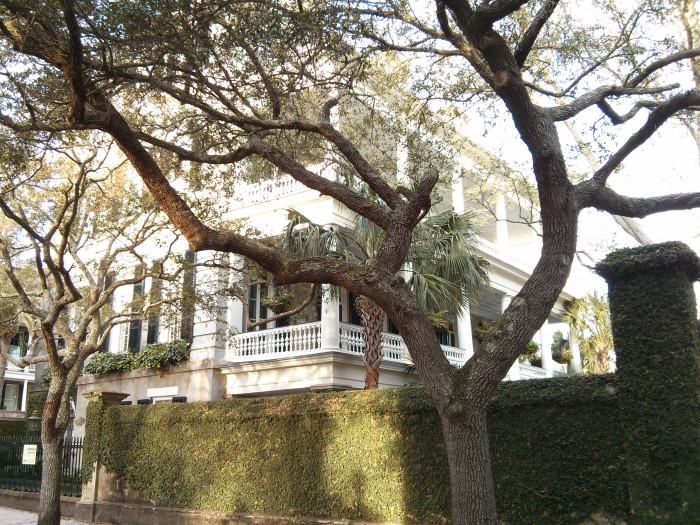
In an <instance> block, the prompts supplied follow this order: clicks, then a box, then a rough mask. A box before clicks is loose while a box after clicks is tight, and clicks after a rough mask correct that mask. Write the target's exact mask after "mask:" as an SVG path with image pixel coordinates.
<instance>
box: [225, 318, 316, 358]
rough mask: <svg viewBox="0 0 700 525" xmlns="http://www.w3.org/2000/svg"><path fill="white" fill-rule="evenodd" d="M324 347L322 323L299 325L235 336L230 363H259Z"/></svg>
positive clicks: (312, 351) (231, 346) (230, 350)
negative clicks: (259, 361) (261, 360)
mask: <svg viewBox="0 0 700 525" xmlns="http://www.w3.org/2000/svg"><path fill="white" fill-rule="evenodd" d="M319 348H321V323H320V322H316V323H306V324H296V325H294V326H285V327H283V328H272V329H271V330H258V331H256V332H246V333H244V334H237V335H236V336H234V341H233V344H231V345H229V349H228V352H227V358H228V360H229V361H257V360H260V359H276V358H281V357H292V356H295V355H305V354H312V353H315V352H316V351H317V350H318V349H319Z"/></svg>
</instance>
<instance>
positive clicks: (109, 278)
mask: <svg viewBox="0 0 700 525" xmlns="http://www.w3.org/2000/svg"><path fill="white" fill-rule="evenodd" d="M113 284H114V274H111V273H110V274H107V275H105V287H104V290H106V289H107V288H109V287H110V286H112V285H113ZM107 304H108V305H109V307H110V308H112V307H113V306H114V294H113V293H112V294H110V296H109V297H108V298H107ZM109 337H110V336H109V335H108V336H107V337H106V338H105V340H104V342H103V343H102V346H101V347H100V350H99V351H100V352H109Z"/></svg>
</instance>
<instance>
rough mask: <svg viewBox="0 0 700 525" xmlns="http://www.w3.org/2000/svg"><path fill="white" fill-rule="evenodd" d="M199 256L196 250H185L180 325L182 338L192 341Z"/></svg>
mask: <svg viewBox="0 0 700 525" xmlns="http://www.w3.org/2000/svg"><path fill="white" fill-rule="evenodd" d="M196 260H197V258H196V256H195V253H194V252H191V251H189V250H187V251H186V252H185V262H184V265H183V266H184V277H183V281H182V324H181V325H180V339H182V340H183V341H187V342H190V343H191V342H192V331H193V328H194V293H195V284H196V274H195V266H194V264H195V262H196Z"/></svg>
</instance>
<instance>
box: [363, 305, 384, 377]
mask: <svg viewBox="0 0 700 525" xmlns="http://www.w3.org/2000/svg"><path fill="white" fill-rule="evenodd" d="M361 316H362V331H363V335H364V340H365V341H364V343H365V347H364V355H363V356H362V360H363V361H364V363H365V390H372V389H374V388H379V366H380V365H381V364H382V329H383V328H384V316H385V314H384V310H382V309H381V308H380V307H379V306H376V305H374V304H371V302H370V301H368V300H367V299H364V301H363V305H362V308H361Z"/></svg>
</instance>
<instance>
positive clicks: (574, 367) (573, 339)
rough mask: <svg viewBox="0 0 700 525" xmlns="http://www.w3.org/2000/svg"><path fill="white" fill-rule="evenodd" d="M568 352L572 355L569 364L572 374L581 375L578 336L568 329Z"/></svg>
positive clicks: (574, 331)
mask: <svg viewBox="0 0 700 525" xmlns="http://www.w3.org/2000/svg"><path fill="white" fill-rule="evenodd" d="M569 350H571V353H572V354H573V355H574V357H573V358H572V359H571V362H570V363H569V366H570V367H571V371H572V372H576V373H581V370H582V369H583V367H582V366H581V348H580V347H579V345H578V336H577V335H576V330H571V329H570V328H569Z"/></svg>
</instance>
